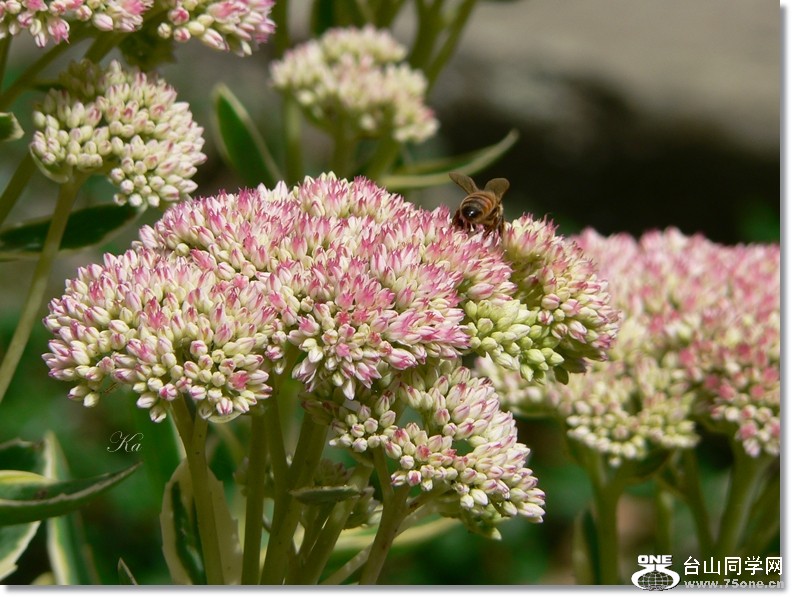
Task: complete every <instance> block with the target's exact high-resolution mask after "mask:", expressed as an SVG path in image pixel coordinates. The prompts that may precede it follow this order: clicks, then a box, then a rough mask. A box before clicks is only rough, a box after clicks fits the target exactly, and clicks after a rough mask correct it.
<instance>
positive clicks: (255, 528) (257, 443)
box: [242, 411, 267, 585]
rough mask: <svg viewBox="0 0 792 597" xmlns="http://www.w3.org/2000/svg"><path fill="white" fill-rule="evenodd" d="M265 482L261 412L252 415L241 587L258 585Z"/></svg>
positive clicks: (264, 449)
mask: <svg viewBox="0 0 792 597" xmlns="http://www.w3.org/2000/svg"><path fill="white" fill-rule="evenodd" d="M266 480H267V436H266V422H265V418H264V415H263V413H260V412H256V411H254V412H252V413H251V421H250V455H249V457H248V467H247V499H246V508H245V545H244V549H243V552H242V553H243V555H242V584H243V585H255V584H258V580H259V575H260V562H261V535H262V527H263V520H264V490H265V486H266Z"/></svg>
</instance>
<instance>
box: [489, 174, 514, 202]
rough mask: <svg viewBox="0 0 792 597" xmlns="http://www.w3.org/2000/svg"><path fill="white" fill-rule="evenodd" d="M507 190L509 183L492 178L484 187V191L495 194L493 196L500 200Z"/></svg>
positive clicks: (502, 179) (501, 179) (503, 179)
mask: <svg viewBox="0 0 792 597" xmlns="http://www.w3.org/2000/svg"><path fill="white" fill-rule="evenodd" d="M508 189H509V181H508V180H506V179H505V178H493V179H492V180H491V181H489V182H488V183H487V186H485V187H484V190H485V191H491V192H493V193H495V195H496V196H497V197H498V198H500V197H503V194H504V193H505V192H506V191H507V190H508Z"/></svg>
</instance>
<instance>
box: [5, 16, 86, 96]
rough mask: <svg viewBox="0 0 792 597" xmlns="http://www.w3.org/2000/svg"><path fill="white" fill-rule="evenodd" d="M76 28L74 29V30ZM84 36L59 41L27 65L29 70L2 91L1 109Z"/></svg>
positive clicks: (73, 36) (74, 35) (77, 35)
mask: <svg viewBox="0 0 792 597" xmlns="http://www.w3.org/2000/svg"><path fill="white" fill-rule="evenodd" d="M75 29H76V27H75ZM75 29H73V31H74V30H75ZM82 31H85V29H82ZM83 37H85V35H84V34H83V35H80V34H73V35H71V41H70V42H69V43H59V44H58V45H56V46H54V47H53V48H52V49H50V50H48V51H47V52H45V53H44V54H42V55H41V56H40V57H39V59H38V60H36V61H35V62H34V63H33V64H31V65H30V66H29V67H27V70H25V72H23V73H22V74H21V75H19V77H17V79H16V80H15V81H14V82H13V83H11V85H10V86H9V87H8V89H6V90H5V91H3V92H2V93H0V111H2V110H6V109H7V108H8V107H9V106H10V105H11V104H12V103H13V102H14V100H15V99H16V98H17V97H18V96H19V94H20V93H22V92H23V91H25V90H26V89H28V88H29V87H31V86H32V84H33V81H34V80H35V79H36V77H37V76H38V74H39V73H40V72H41V71H42V70H44V68H46V67H47V65H49V64H50V63H51V62H52V61H53V60H55V59H56V58H57V57H58V56H60V55H61V54H63V53H64V52H65V51H66V50H68V49H69V48H70V47H74V45H75V43H76V42H77V41H79V40H80V39H82V38H83Z"/></svg>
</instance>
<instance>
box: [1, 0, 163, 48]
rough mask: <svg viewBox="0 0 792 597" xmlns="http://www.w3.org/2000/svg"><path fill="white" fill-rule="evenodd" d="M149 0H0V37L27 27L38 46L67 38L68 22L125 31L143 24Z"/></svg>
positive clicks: (132, 29) (149, 6) (19, 31)
mask: <svg viewBox="0 0 792 597" xmlns="http://www.w3.org/2000/svg"><path fill="white" fill-rule="evenodd" d="M152 4H153V0H53V1H51V2H45V1H44V0H0V39H3V38H5V37H10V36H14V35H17V34H19V33H21V32H22V31H28V33H30V35H32V36H33V39H34V40H35V43H36V45H37V46H39V47H44V46H45V45H47V43H48V42H49V41H50V40H52V41H54V42H55V43H56V44H57V43H60V42H62V41H68V39H69V30H70V22H73V21H86V22H90V24H91V25H92V26H94V27H96V28H97V29H98V30H99V31H118V32H121V33H129V32H132V31H137V30H138V29H140V28H141V26H142V25H143V15H144V13H145V12H146V11H147V10H149V9H150V8H151V6H152Z"/></svg>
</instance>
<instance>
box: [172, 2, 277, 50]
mask: <svg viewBox="0 0 792 597" xmlns="http://www.w3.org/2000/svg"><path fill="white" fill-rule="evenodd" d="M162 3H163V8H164V9H165V10H166V11H167V13H166V14H167V20H165V21H163V22H162V23H160V25H159V27H158V28H157V33H158V34H159V35H160V37H163V38H166V39H174V40H176V41H178V42H187V41H189V40H190V39H192V38H196V39H200V40H201V42H203V43H204V44H205V45H207V46H209V47H210V48H213V49H215V50H222V51H224V52H229V51H230V52H233V53H234V54H237V55H239V56H249V55H250V54H252V53H253V51H254V50H256V49H257V48H258V47H259V45H261V44H263V43H265V42H266V41H267V40H268V39H269V37H270V35H272V33H273V32H274V31H275V22H274V21H273V20H272V19H270V18H269V15H270V12H271V11H272V6H273V5H274V4H275V2H274V0H162Z"/></svg>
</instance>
